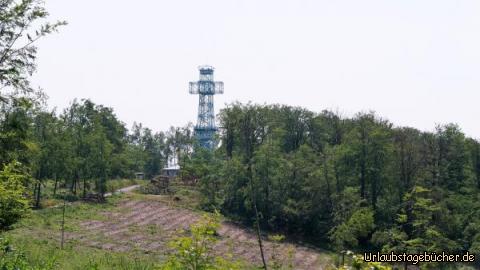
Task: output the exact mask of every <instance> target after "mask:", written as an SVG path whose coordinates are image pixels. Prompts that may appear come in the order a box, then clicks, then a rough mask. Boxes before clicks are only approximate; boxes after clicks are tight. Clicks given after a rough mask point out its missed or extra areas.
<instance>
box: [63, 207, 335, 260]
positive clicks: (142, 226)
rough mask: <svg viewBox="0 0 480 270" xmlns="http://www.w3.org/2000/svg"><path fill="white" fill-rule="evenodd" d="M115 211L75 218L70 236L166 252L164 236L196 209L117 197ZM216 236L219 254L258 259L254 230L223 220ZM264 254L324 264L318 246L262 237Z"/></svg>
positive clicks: (184, 225)
mask: <svg viewBox="0 0 480 270" xmlns="http://www.w3.org/2000/svg"><path fill="white" fill-rule="evenodd" d="M115 210H116V211H113V212H105V213H102V215H103V216H104V218H102V220H88V221H84V222H82V223H81V224H80V226H81V230H80V232H78V233H75V234H74V235H71V238H70V241H72V240H74V241H79V242H81V243H83V244H85V245H87V246H90V247H96V248H101V249H105V250H112V251H119V252H128V251H141V252H145V253H154V254H159V255H167V253H168V251H169V248H168V242H169V241H170V240H171V239H172V237H174V236H175V235H178V230H180V229H188V228H189V225H190V224H192V223H194V222H195V221H197V220H198V219H199V218H200V217H201V214H199V213H197V212H194V211H192V210H188V209H184V208H177V207H174V206H169V205H168V204H167V203H165V202H161V201H150V200H135V199H132V198H129V199H127V200H122V201H121V202H119V203H118V204H117V206H116V208H115ZM218 233H219V241H218V242H217V243H216V244H215V246H214V249H215V252H216V253H218V255H224V256H225V255H227V254H233V256H234V258H241V259H243V260H244V261H246V262H248V263H252V264H254V265H260V264H261V257H260V252H259V248H258V242H257V238H256V234H254V233H253V232H252V231H251V230H248V229H245V228H242V227H240V226H238V225H236V224H233V223H230V222H223V223H222V224H221V227H220V229H219V231H218ZM263 244H264V249H265V253H266V258H267V260H270V259H271V257H272V250H274V249H275V250H276V252H275V253H276V254H277V257H279V258H282V260H283V261H284V263H293V264H294V269H298V270H302V269H303V270H307V269H308V270H310V269H324V267H323V265H326V262H327V261H328V259H326V258H327V257H326V255H324V254H321V253H320V252H319V251H318V250H315V249H312V248H307V247H302V246H299V245H295V244H291V243H273V242H271V241H268V240H264V242H263Z"/></svg>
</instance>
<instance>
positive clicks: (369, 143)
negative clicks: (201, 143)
mask: <svg viewBox="0 0 480 270" xmlns="http://www.w3.org/2000/svg"><path fill="white" fill-rule="evenodd" d="M220 122H221V127H222V133H221V136H220V138H219V139H220V141H221V144H220V147H219V149H218V150H216V151H215V153H203V154H199V155H198V156H194V157H193V158H192V160H191V164H190V165H189V164H186V169H187V171H188V169H189V168H194V169H191V172H193V173H195V172H201V173H202V174H197V176H198V177H200V178H201V185H202V187H203V188H202V190H203V193H204V195H205V200H204V207H206V208H208V209H214V208H216V209H221V210H222V211H223V213H225V214H227V215H229V216H231V217H234V218H236V219H238V220H241V221H243V222H246V223H253V222H255V221H256V220H257V219H256V217H258V221H259V223H260V225H261V226H262V227H263V228H265V229H268V230H273V231H279V232H282V233H286V234H289V235H297V236H303V237H304V238H306V239H309V240H310V241H311V242H312V243H314V244H316V245H320V246H330V247H333V248H335V249H337V250H346V249H350V250H352V249H353V250H357V251H365V250H375V251H378V250H383V251H387V252H389V251H401V252H408V253H420V252H423V251H430V252H441V251H449V252H452V253H453V252H457V253H460V252H466V251H469V252H472V253H476V254H478V253H479V252H480V211H479V210H480V200H479V198H480V144H479V142H478V141H477V140H474V139H471V138H468V137H466V136H465V135H464V134H463V133H462V131H461V130H460V128H459V127H458V126H457V125H455V124H448V125H439V126H437V128H436V131H435V132H433V133H432V132H423V131H419V130H417V129H414V128H408V127H396V126H394V125H393V124H392V123H390V122H389V121H388V120H385V119H382V118H380V117H378V116H377V115H375V114H374V113H371V112H369V113H359V114H357V115H355V117H353V118H342V117H340V116H339V115H337V114H335V113H333V112H330V111H323V112H321V113H314V112H311V111H309V110H306V109H303V108H298V107H290V106H281V105H262V106H260V105H252V104H246V105H245V104H237V103H236V104H231V105H230V106H228V107H227V108H225V109H223V110H222V111H221V113H220ZM198 167H200V168H198ZM256 209H257V211H255V210H256ZM255 212H257V213H255Z"/></svg>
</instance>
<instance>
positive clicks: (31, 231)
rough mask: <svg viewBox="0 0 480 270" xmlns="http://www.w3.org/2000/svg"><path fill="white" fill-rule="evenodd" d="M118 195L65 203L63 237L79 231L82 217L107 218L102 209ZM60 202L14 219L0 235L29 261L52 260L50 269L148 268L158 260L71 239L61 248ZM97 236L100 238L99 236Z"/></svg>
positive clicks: (110, 207) (113, 205)
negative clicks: (89, 201) (95, 246)
mask: <svg viewBox="0 0 480 270" xmlns="http://www.w3.org/2000/svg"><path fill="white" fill-rule="evenodd" d="M122 199H124V196H121V195H114V196H112V197H110V198H108V200H107V202H106V203H102V204H94V203H85V202H72V203H67V205H66V211H65V233H66V236H67V237H66V238H69V236H70V235H75V234H77V233H80V232H81V230H82V226H81V223H82V222H84V221H87V220H105V219H107V218H108V217H106V216H105V215H102V213H105V212H110V213H111V212H115V211H118V210H119V209H118V208H116V204H117V203H118V202H119V201H120V200H122ZM62 206H63V204H60V205H58V206H56V207H51V208H45V209H41V210H35V211H32V212H31V214H30V215H29V216H28V217H26V218H24V219H23V220H22V221H21V222H19V223H17V224H16V225H15V227H14V229H13V230H11V231H9V232H7V233H4V234H3V235H1V236H0V237H2V238H7V239H9V240H10V242H11V244H12V245H13V247H15V248H16V249H18V250H21V251H22V252H23V253H24V254H25V257H26V258H27V260H28V261H29V263H30V264H31V265H35V266H41V265H46V264H52V263H53V264H54V265H55V267H54V269H62V270H77V269H78V270H85V269H87V270H90V269H92V270H100V269H125V270H137V269H138V270H140V269H141V270H149V269H154V265H155V264H156V263H159V262H161V258H160V257H159V256H158V255H156V256H155V255H152V254H145V253H143V252H140V251H130V252H128V253H122V252H114V251H108V250H102V249H98V248H94V247H89V246H85V245H84V244H82V243H79V242H78V241H71V240H70V241H67V242H66V243H65V246H64V249H63V250H62V249H60V240H61V224H62V222H61V221H62V210H63V209H62V208H63V207H62ZM132 229H133V228H132ZM141 229H142V228H135V229H133V230H141ZM144 229H145V228H144ZM146 230H147V231H148V232H150V233H152V234H158V233H160V229H158V228H154V227H153V226H148V227H147V228H146ZM98 240H99V241H102V240H103V239H98ZM102 244H104V242H102Z"/></svg>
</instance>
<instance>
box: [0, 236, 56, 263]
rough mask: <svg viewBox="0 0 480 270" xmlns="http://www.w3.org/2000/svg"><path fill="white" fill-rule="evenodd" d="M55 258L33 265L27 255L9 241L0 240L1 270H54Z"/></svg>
mask: <svg viewBox="0 0 480 270" xmlns="http://www.w3.org/2000/svg"><path fill="white" fill-rule="evenodd" d="M55 266H56V263H55V258H47V260H45V261H42V262H41V263H40V264H35V265H32V264H31V263H29V262H28V260H27V258H26V256H25V254H23V252H21V251H18V250H16V249H14V248H13V247H12V245H11V244H10V242H9V241H8V240H5V239H2V238H0V269H2V270H53V269H55Z"/></svg>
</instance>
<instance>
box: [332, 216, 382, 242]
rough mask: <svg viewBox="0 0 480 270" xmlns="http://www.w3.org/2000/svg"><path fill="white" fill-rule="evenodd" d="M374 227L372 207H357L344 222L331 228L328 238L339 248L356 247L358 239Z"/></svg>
mask: <svg viewBox="0 0 480 270" xmlns="http://www.w3.org/2000/svg"><path fill="white" fill-rule="evenodd" d="M374 228H375V224H374V219H373V211H372V209H370V208H359V209H358V210H356V211H355V212H354V213H353V214H352V216H351V217H350V218H349V219H348V220H347V221H346V222H344V223H342V224H340V225H338V226H336V227H334V228H333V230H332V232H331V235H330V238H331V240H332V241H333V243H335V245H336V246H337V247H338V248H339V249H340V250H343V249H346V248H347V249H351V248H356V247H358V244H359V239H362V238H363V239H365V238H366V237H367V236H369V234H370V233H371V232H372V231H373V229H374Z"/></svg>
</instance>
